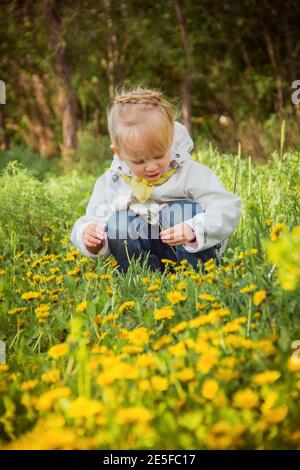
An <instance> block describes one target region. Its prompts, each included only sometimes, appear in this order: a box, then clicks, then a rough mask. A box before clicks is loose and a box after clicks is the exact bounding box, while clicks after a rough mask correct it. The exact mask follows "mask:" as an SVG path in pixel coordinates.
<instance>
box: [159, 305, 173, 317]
mask: <svg viewBox="0 0 300 470" xmlns="http://www.w3.org/2000/svg"><path fill="white" fill-rule="evenodd" d="M174 315H175V313H174V311H173V309H172V307H171V306H166V307H162V308H157V309H156V310H155V311H154V319H155V320H162V319H164V318H168V319H170V318H173V317H174Z"/></svg>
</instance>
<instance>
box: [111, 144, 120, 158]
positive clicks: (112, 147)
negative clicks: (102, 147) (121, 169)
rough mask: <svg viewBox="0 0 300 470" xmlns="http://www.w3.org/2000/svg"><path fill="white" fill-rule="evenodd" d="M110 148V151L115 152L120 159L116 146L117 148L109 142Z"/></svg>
mask: <svg viewBox="0 0 300 470" xmlns="http://www.w3.org/2000/svg"><path fill="white" fill-rule="evenodd" d="M110 148H111V149H112V151H113V152H114V153H116V154H117V155H118V157H120V158H121V159H122V157H121V155H120V153H119V150H118V148H117V147H116V146H115V145H114V144H111V146H110ZM122 160H123V159H122Z"/></svg>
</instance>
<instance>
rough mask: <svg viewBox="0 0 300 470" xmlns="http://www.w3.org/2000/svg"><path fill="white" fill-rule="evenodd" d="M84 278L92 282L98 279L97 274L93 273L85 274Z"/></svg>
mask: <svg viewBox="0 0 300 470" xmlns="http://www.w3.org/2000/svg"><path fill="white" fill-rule="evenodd" d="M85 277H86V279H88V280H89V281H93V280H94V279H98V274H96V273H93V272H88V273H85Z"/></svg>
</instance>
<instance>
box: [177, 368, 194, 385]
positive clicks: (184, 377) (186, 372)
mask: <svg viewBox="0 0 300 470" xmlns="http://www.w3.org/2000/svg"><path fill="white" fill-rule="evenodd" d="M176 377H177V378H178V379H179V380H181V381H182V382H188V381H189V380H192V379H193V378H194V377H195V373H194V371H193V369H191V368H190V367H185V368H184V369H182V370H180V371H178V372H177V373H176Z"/></svg>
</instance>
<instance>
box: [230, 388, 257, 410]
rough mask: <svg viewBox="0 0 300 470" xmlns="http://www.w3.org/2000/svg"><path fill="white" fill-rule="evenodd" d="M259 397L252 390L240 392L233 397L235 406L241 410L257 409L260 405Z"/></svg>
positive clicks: (247, 389)
mask: <svg viewBox="0 0 300 470" xmlns="http://www.w3.org/2000/svg"><path fill="white" fill-rule="evenodd" d="M258 400H259V396H258V394H257V393H256V392H254V391H253V390H251V388H245V389H244V390H239V391H238V392H236V393H235V394H234V395H233V406H235V407H236V408H241V409H250V408H255V407H256V406H257V405H258Z"/></svg>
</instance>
